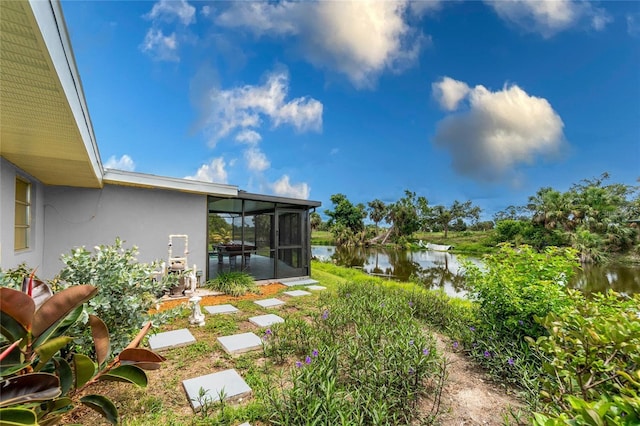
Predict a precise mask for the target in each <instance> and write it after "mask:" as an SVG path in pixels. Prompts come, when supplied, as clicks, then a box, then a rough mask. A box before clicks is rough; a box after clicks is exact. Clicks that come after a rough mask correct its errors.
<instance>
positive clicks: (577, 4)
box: [485, 0, 611, 37]
mask: <svg viewBox="0 0 640 426" xmlns="http://www.w3.org/2000/svg"><path fill="white" fill-rule="evenodd" d="M485 2H486V3H488V4H489V5H490V6H491V7H492V8H493V9H494V10H495V11H496V13H497V14H498V16H500V17H501V18H502V19H504V20H506V21H509V22H512V23H514V24H516V25H518V26H520V27H522V28H524V29H525V30H527V31H530V32H537V33H540V34H541V35H542V36H543V37H552V36H553V35H555V34H556V33H558V32H560V31H563V30H566V29H568V28H570V27H572V26H575V25H578V24H579V23H581V22H588V23H589V25H590V26H591V27H592V28H594V29H595V30H597V31H600V30H602V29H604V27H605V26H606V24H607V23H609V22H611V17H610V16H609V15H608V14H607V13H606V11H605V10H604V9H601V8H597V7H594V6H593V5H592V4H590V3H589V2H586V1H577V0H485Z"/></svg>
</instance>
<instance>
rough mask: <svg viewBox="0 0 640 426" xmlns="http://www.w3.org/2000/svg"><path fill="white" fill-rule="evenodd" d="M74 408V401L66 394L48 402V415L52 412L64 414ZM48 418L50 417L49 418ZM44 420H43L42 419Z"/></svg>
mask: <svg viewBox="0 0 640 426" xmlns="http://www.w3.org/2000/svg"><path fill="white" fill-rule="evenodd" d="M71 409H73V401H72V400H71V398H68V397H66V396H64V397H62V398H57V399H54V400H53V401H49V403H48V404H47V413H46V415H47V416H50V415H52V414H54V415H55V414H64V413H66V412H67V411H69V410H71ZM47 420H48V419H47ZM41 421H42V420H41Z"/></svg>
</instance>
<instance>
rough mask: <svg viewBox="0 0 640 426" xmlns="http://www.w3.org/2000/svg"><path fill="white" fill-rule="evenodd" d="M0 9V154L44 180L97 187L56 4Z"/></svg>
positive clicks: (91, 141) (93, 151) (96, 163)
mask: <svg viewBox="0 0 640 426" xmlns="http://www.w3.org/2000/svg"><path fill="white" fill-rule="evenodd" d="M0 8H1V9H2V10H1V11H0V70H1V71H0V155H1V156H2V157H4V158H5V159H6V160H8V161H10V162H11V163H13V164H15V165H16V166H18V167H19V168H20V169H22V170H24V171H25V172H26V173H28V174H30V175H31V176H33V177H35V178H36V179H38V180H40V181H41V182H43V183H44V184H47V185H65V186H76V187H89V188H99V187H101V186H102V166H101V164H100V160H99V158H100V157H99V154H98V152H97V146H96V144H95V137H94V135H93V129H92V127H91V122H90V119H89V115H88V111H87V108H86V104H85V100H84V95H83V91H82V86H81V83H80V79H79V77H78V72H77V69H76V65H75V60H74V58H73V52H72V50H71V45H70V42H69V38H68V35H67V32H66V26H65V24H64V19H63V17H62V11H61V9H60V6H59V3H56V2H47V1H41V2H33V3H30V2H28V1H7V2H4V1H3V2H1V4H0ZM45 40H46V41H45ZM65 89H66V92H65Z"/></svg>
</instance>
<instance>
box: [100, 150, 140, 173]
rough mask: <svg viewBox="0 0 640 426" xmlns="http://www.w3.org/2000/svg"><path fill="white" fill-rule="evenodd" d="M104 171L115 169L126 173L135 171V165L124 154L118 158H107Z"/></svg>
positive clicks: (113, 156)
mask: <svg viewBox="0 0 640 426" xmlns="http://www.w3.org/2000/svg"><path fill="white" fill-rule="evenodd" d="M104 168H105V169H117V170H124V171H126V172H132V171H134V170H135V169H136V163H134V162H133V159H132V158H131V157H129V156H128V155H127V154H124V155H123V156H122V157H120V158H116V156H115V155H112V156H111V157H109V159H108V160H107V162H106V163H105V164H104Z"/></svg>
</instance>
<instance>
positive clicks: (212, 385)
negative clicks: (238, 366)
mask: <svg viewBox="0 0 640 426" xmlns="http://www.w3.org/2000/svg"><path fill="white" fill-rule="evenodd" d="M182 386H183V387H184V390H185V392H186V393H187V398H189V402H190V403H191V407H192V408H193V411H194V412H198V411H200V409H201V408H202V403H204V402H212V403H216V402H219V401H220V392H221V391H224V394H225V395H224V400H225V401H234V400H237V399H240V398H244V397H246V396H249V395H251V388H250V387H249V385H248V384H247V382H245V381H244V379H243V378H242V377H241V376H240V375H239V374H238V372H237V371H236V370H233V369H230V370H224V371H220V372H218V373H213V374H207V375H206V376H200V377H195V378H193V379H187V380H183V381H182ZM201 388H202V389H203V390H204V391H205V392H206V393H205V395H204V397H202V400H200V401H199V400H198V398H199V396H200V389H201Z"/></svg>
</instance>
